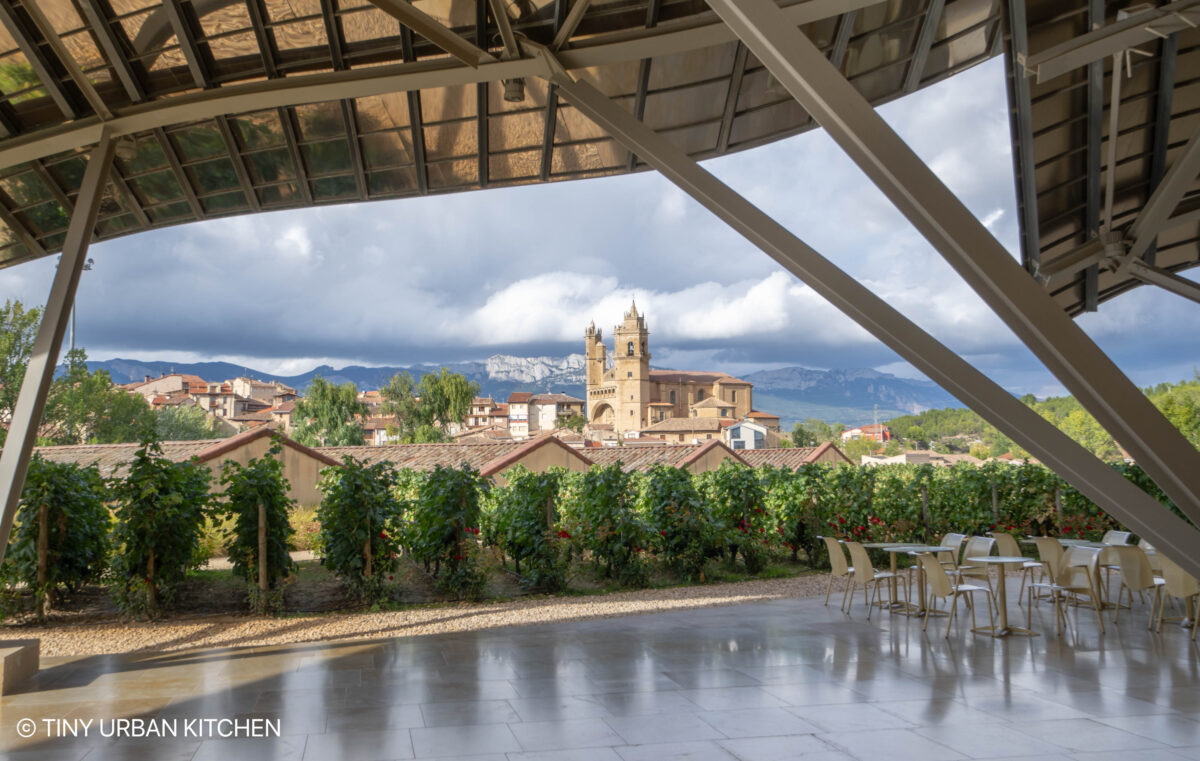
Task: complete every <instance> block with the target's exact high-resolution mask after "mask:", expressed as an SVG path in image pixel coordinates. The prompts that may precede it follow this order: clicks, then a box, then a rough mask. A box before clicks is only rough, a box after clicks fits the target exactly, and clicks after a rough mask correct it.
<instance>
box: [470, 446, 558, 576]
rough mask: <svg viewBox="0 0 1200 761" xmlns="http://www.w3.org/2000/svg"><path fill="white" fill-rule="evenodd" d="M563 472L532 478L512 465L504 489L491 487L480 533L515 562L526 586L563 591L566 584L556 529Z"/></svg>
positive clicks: (521, 468)
mask: <svg viewBox="0 0 1200 761" xmlns="http://www.w3.org/2000/svg"><path fill="white" fill-rule="evenodd" d="M564 472H565V471H563V470H562V469H561V468H551V469H550V470H548V471H546V472H544V473H534V472H532V471H530V470H528V469H526V468H525V467H524V466H521V465H516V466H514V467H512V468H510V469H509V470H507V471H506V472H505V474H504V476H505V478H506V479H507V480H508V483H507V484H505V485H504V486H501V487H493V488H492V489H491V493H490V495H489V497H490V499H488V501H487V502H488V505H487V509H485V510H484V517H483V519H482V525H481V528H482V529H483V538H484V541H485V542H487V543H488V544H492V545H495V546H497V547H499V548H500V550H501V551H502V552H504V553H505V554H506V555H507V556H508V557H511V558H512V559H513V562H514V563H515V565H516V572H517V573H518V574H520V575H521V583H522V585H524V586H527V587H531V588H535V589H547V590H550V591H555V592H557V591H561V590H563V589H564V588H565V587H566V584H567V559H568V550H569V547H567V546H566V545H567V542H568V541H569V540H570V538H571V535H570V534H569V533H568V532H567V531H566V530H562V529H558V528H557V526H558V507H557V503H558V490H559V486H560V485H561V483H562V477H563V473H564Z"/></svg>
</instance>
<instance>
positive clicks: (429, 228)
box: [0, 60, 1200, 395]
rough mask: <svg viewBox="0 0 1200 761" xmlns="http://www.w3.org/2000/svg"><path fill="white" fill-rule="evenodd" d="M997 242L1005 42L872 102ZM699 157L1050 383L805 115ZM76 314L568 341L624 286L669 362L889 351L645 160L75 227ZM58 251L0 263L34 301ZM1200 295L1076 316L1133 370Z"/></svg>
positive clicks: (15, 287) (220, 353) (103, 327)
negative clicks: (932, 82)
mask: <svg viewBox="0 0 1200 761" xmlns="http://www.w3.org/2000/svg"><path fill="white" fill-rule="evenodd" d="M882 113H883V115H884V117H885V118H886V119H887V120H888V121H889V122H890V123H891V124H892V125H893V126H894V127H895V128H896V129H897V130H898V131H899V132H900V134H901V135H902V136H903V137H904V138H905V139H906V140H908V141H909V143H910V145H912V146H913V148H914V149H915V150H916V151H917V152H918V153H919V154H920V155H921V157H922V158H923V159H925V160H926V161H927V162H929V164H930V166H932V167H933V169H934V170H935V171H936V172H937V173H938V175H939V176H940V177H941V178H942V179H943V180H944V181H945V182H946V183H947V184H948V185H949V186H950V187H951V189H953V190H954V191H955V192H956V193H957V194H958V195H959V197H960V198H962V199H963V200H964V202H966V204H967V205H968V207H969V208H970V209H971V210H972V212H974V213H975V214H976V215H977V216H978V217H979V218H980V219H981V220H982V221H983V222H984V223H985V224H986V225H987V226H988V227H989V228H990V229H991V230H992V232H993V233H994V234H995V235H996V236H997V237H998V238H999V239H1000V240H1001V242H1003V244H1004V245H1005V246H1006V247H1007V248H1008V249H1009V250H1010V251H1011V252H1013V253H1014V255H1015V253H1016V251H1017V246H1018V244H1017V219H1016V214H1015V198H1014V191H1013V181H1012V163H1011V157H1010V154H1009V133H1008V122H1007V118H1006V113H1005V93H1004V77H1003V69H1002V63H1001V61H999V60H993V61H991V62H989V63H987V64H984V65H982V66H978V67H976V68H974V69H972V70H971V71H968V72H966V73H964V74H961V75H959V76H957V77H955V78H953V79H951V80H947V81H945V82H943V83H941V84H939V85H936V86H933V87H930V88H928V89H926V90H923V91H920V92H918V93H915V94H913V95H911V96H909V97H907V98H905V99H903V100H901V101H897V102H895V103H892V104H890V105H888V106H885V107H884V108H883V109H882ZM706 166H707V168H708V169H709V170H710V171H712V172H714V173H715V174H716V175H718V176H719V177H720V178H721V179H722V180H724V181H725V182H727V183H728V184H729V185H731V186H732V187H733V188H735V189H736V190H738V191H740V192H741V193H743V194H744V195H746V196H747V197H748V198H749V199H750V200H752V201H754V202H755V203H757V204H759V205H760V206H761V207H763V208H764V210H766V211H767V212H768V213H770V214H771V215H773V216H774V217H775V218H776V219H778V220H779V221H780V222H781V223H783V224H784V225H786V226H787V227H788V228H789V229H790V230H792V231H793V232H795V233H796V234H798V235H799V236H800V237H801V238H803V239H804V240H806V241H807V242H808V243H809V244H810V245H812V246H813V247H815V248H816V249H817V250H818V251H820V252H822V253H823V254H824V255H826V256H827V257H829V258H830V259H832V260H833V261H835V262H836V263H838V264H839V265H840V266H841V267H843V268H844V269H846V270H847V271H849V272H850V273H851V274H853V275H854V276H856V277H857V278H858V279H860V280H861V281H862V282H864V283H865V284H867V285H869V286H870V287H871V288H872V289H873V290H874V291H875V292H876V293H878V294H879V295H881V296H883V297H884V298H886V299H887V300H888V301H889V302H891V303H892V304H893V305H894V306H896V307H897V308H899V309H900V310H901V311H903V312H904V313H905V314H907V315H908V316H909V317H911V318H912V319H913V320H915V321H916V322H917V323H918V324H920V325H921V326H922V327H924V328H925V329H927V330H929V331H930V332H932V333H933V334H934V335H936V336H937V337H938V338H940V339H941V340H942V341H944V342H945V343H947V344H948V345H949V346H951V347H952V348H953V349H955V350H957V351H959V352H960V353H962V354H963V355H964V356H966V357H967V358H968V359H969V360H970V361H972V362H974V363H975V364H976V365H977V366H979V367H980V368H981V369H983V370H984V371H985V372H987V373H989V374H990V375H991V376H992V377H993V378H995V379H996V380H998V381H999V382H1000V383H1002V384H1003V385H1005V386H1006V387H1008V388H1010V389H1013V390H1015V391H1019V392H1026V391H1031V392H1033V393H1037V394H1039V395H1045V394H1048V393H1060V392H1061V386H1060V385H1059V384H1058V383H1057V382H1056V381H1055V379H1054V378H1053V376H1051V375H1050V374H1049V373H1048V372H1046V371H1045V369H1044V368H1042V367H1041V365H1040V364H1038V363H1037V361H1036V360H1035V359H1034V358H1033V357H1032V355H1031V354H1030V353H1029V352H1028V351H1027V350H1025V349H1024V348H1023V347H1022V346H1021V345H1020V343H1019V342H1018V341H1017V340H1016V338H1015V337H1014V336H1013V335H1012V334H1011V333H1010V332H1009V331H1008V330H1007V329H1006V328H1005V327H1004V326H1003V325H1002V324H1001V323H1000V321H999V320H998V319H997V318H995V317H994V316H993V315H992V314H991V313H990V312H989V311H988V310H987V308H986V307H985V306H984V305H983V303H982V302H981V301H980V300H979V299H978V298H977V297H976V296H975V295H974V294H973V292H972V291H971V290H970V289H969V288H968V287H967V286H966V285H965V284H963V283H962V282H961V281H960V280H959V279H958V277H957V276H956V275H955V274H954V273H953V272H952V271H951V269H950V267H949V266H948V265H947V264H945V262H944V261H943V260H942V259H941V258H940V257H939V256H938V255H937V254H936V252H934V251H933V250H932V249H931V248H930V247H929V246H928V245H927V244H926V243H925V241H924V240H923V239H922V238H920V236H919V235H918V234H917V233H916V232H915V231H914V230H913V228H912V227H911V226H909V225H908V224H907V222H906V221H905V220H904V219H903V218H902V217H901V216H900V215H899V213H897V212H896V211H895V210H894V209H893V208H892V206H891V205H890V204H889V203H888V201H887V200H886V199H885V198H884V197H883V196H882V194H880V193H879V192H878V191H877V190H875V189H874V188H873V187H872V186H871V184H870V183H869V182H868V181H867V179H866V178H865V176H864V175H863V174H862V173H861V172H859V170H858V169H857V168H856V167H855V166H854V165H853V164H852V163H851V162H850V160H849V159H847V158H846V157H845V156H844V155H843V154H842V153H841V152H840V151H839V150H838V149H837V148H836V146H834V144H833V143H832V141H830V140H829V139H828V138H827V137H826V136H825V135H824V134H823V133H821V132H810V133H807V134H804V135H800V136H797V137H795V138H791V139H788V140H784V141H780V142H777V143H775V144H772V145H769V146H766V147H763V148H758V149H755V150H752V151H748V152H744V153H740V154H737V155H734V156H729V157H723V158H721V159H716V160H713V161H710V162H708V163H707V165H706ZM90 255H91V256H92V257H93V258H94V259H95V262H96V264H95V269H94V270H93V271H92V272H88V273H85V275H84V277H83V280H82V283H81V286H80V290H79V298H78V304H79V313H78V321H79V336H78V342H79V343H80V344H81V345H83V346H84V347H85V348H86V349H87V350H88V354H89V356H90V357H91V358H92V359H107V358H112V357H126V358H136V359H143V360H151V359H162V360H172V361H180V362H184V361H197V360H212V359H223V360H228V361H232V362H236V363H238V364H244V365H246V366H248V367H251V368H256V369H260V370H264V371H268V372H277V373H298V372H302V371H304V370H307V369H309V368H311V367H312V366H314V365H316V364H320V363H328V364H332V365H334V366H342V365H346V364H367V365H407V364H412V363H417V362H439V361H458V360H464V359H479V358H483V357H486V356H489V355H491V354H494V353H508V354H517V355H522V356H533V355H563V354H567V353H571V352H578V351H581V349H582V345H583V343H582V334H583V329H584V327H585V326H586V325H587V324H588V322H589V321H590V320H595V322H596V324H597V325H598V326H600V327H602V328H604V330H605V334H606V336H607V335H608V334H609V332H610V331H611V326H612V325H614V324H615V323H616V322H618V321H619V320H620V318H621V314H622V312H623V311H624V310H625V309H626V308H627V307H628V304H629V301H630V299H631V298H636V299H637V303H638V307H639V309H642V310H643V311H644V312H646V313H647V315H648V321H649V325H650V330H651V351H652V353H653V354H654V357H655V358H654V364H655V365H656V366H661V367H674V368H681V369H706V368H712V369H724V370H728V371H732V372H737V373H744V372H748V371H750V370H753V369H757V368H764V367H780V366H786V365H804V366H807V367H814V368H850V367H875V368H880V369H883V370H887V371H890V372H895V373H897V374H901V375H914V371H913V370H912V368H911V367H909V366H908V365H907V364H906V363H904V362H902V361H900V360H899V358H898V357H897V356H896V355H895V354H893V353H892V352H891V351H890V350H888V349H887V348H885V347H884V346H883V345H881V344H880V343H878V342H877V341H875V340H874V339H873V338H871V337H870V336H869V335H868V334H867V333H865V332H864V331H863V330H861V329H860V328H858V327H857V326H856V325H854V324H853V323H852V322H850V320H849V319H847V318H845V317H843V316H842V315H841V314H840V313H838V312H837V311H836V310H834V309H833V308H832V307H830V306H828V305H827V304H825V303H824V302H823V301H822V300H821V299H820V298H819V297H818V296H816V295H815V294H814V293H813V292H812V291H811V290H810V289H809V288H807V287H806V286H804V285H803V284H802V283H800V282H799V281H797V280H796V279H795V278H793V277H792V276H791V275H788V274H786V273H784V272H783V271H782V270H781V269H780V268H779V267H778V266H777V265H776V264H775V263H774V262H772V261H771V260H770V259H768V258H767V257H766V255H764V254H762V253H761V252H759V251H758V250H757V249H755V248H754V247H753V246H751V245H750V244H748V243H746V242H745V241H744V240H742V239H741V238H740V237H739V236H737V235H736V234H735V233H733V232H732V231H730V230H729V229H728V228H726V227H725V226H724V225H723V224H722V223H720V222H718V221H717V220H716V219H715V218H713V217H712V216H711V215H709V213H708V212H707V211H705V210H704V209H702V208H701V207H700V206H698V205H697V204H695V203H694V202H692V201H691V200H690V199H689V198H688V197H687V196H685V195H684V194H683V193H682V192H681V191H679V190H677V189H675V188H674V186H672V185H671V184H670V183H668V182H667V181H666V180H664V179H662V178H661V177H659V176H658V175H656V174H654V173H642V174H639V175H636V176H629V177H614V178H607V179H599V180H587V181H580V182H572V183H565V184H563V183H558V184H553V185H542V186H528V187H521V188H512V189H505V190H491V191H488V192H486V193H479V192H476V193H465V194H458V195H452V196H438V197H433V198H417V199H409V200H403V201H394V202H375V203H370V204H358V205H352V206H337V207H325V208H321V209H313V210H305V211H296V212H273V213H269V214H261V215H256V216H245V217H238V218H233V219H227V220H219V221H211V222H202V223H197V224H192V225H186V226H182V227H174V228H170V229H167V230H162V231H158V232H152V233H145V234H142V235H137V236H133V237H129V238H123V239H119V240H116V241H110V242H108V243H104V244H101V245H98V246H95V247H93V248H92V250H91V252H90ZM52 266H53V260H49V261H41V262H35V263H31V264H27V265H22V266H18V267H15V268H11V269H7V270H0V299H4V298H19V299H21V300H22V301H24V302H26V303H42V302H43V301H44V300H45V294H46V293H47V292H48V289H49V284H50V279H51V275H52V271H51V268H52ZM1196 309H1197V307H1196V305H1195V304H1192V303H1190V302H1187V301H1184V300H1183V299H1180V298H1178V297H1175V296H1172V295H1169V294H1166V293H1165V292H1162V291H1157V290H1154V289H1151V288H1140V289H1136V290H1135V291H1134V292H1132V293H1129V294H1126V295H1123V296H1121V297H1119V298H1117V299H1115V300H1112V301H1109V302H1107V303H1105V304H1103V305H1102V306H1101V310H1100V312H1099V313H1098V314H1093V315H1085V316H1084V317H1082V318H1080V324H1081V325H1082V326H1083V327H1084V328H1085V329H1086V330H1087V331H1088V333H1090V334H1091V335H1092V336H1093V338H1095V340H1096V341H1097V342H1098V343H1099V344H1100V345H1101V346H1102V347H1103V348H1104V349H1105V350H1106V351H1108V352H1109V353H1110V355H1112V356H1113V358H1114V359H1115V360H1116V361H1117V362H1118V363H1119V364H1120V365H1121V366H1122V368H1124V369H1125V370H1126V372H1128V373H1129V374H1130V375H1131V377H1133V379H1134V380H1135V381H1137V382H1138V383H1140V384H1149V383H1154V382H1159V381H1164V380H1179V379H1182V378H1185V377H1191V376H1192V374H1193V368H1194V367H1195V366H1196V365H1198V364H1200V331H1187V332H1186V333H1184V334H1182V335H1181V333H1180V332H1178V331H1162V332H1159V331H1156V330H1153V329H1147V326H1161V325H1180V324H1185V325H1186V324H1190V325H1195V324H1196V323H1197V321H1196Z"/></svg>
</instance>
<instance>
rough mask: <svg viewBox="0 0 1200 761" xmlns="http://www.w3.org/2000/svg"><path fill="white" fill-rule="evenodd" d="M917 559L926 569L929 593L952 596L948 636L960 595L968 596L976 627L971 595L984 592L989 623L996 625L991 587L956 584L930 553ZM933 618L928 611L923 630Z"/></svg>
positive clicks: (972, 626) (941, 596) (935, 595)
mask: <svg viewBox="0 0 1200 761" xmlns="http://www.w3.org/2000/svg"><path fill="white" fill-rule="evenodd" d="M917 559H918V560H919V561H920V563H921V568H923V569H924V571H925V582H926V584H928V586H929V594H930V595H932V596H933V597H937V598H939V599H942V600H945V599H947V598H951V599H950V615H949V616H947V617H946V635H945V636H946V637H947V638H949V637H950V627H951V626H952V625H953V624H954V614H955V612H957V611H958V598H960V597H965V598H967V607H968V608H970V609H971V628H972V629H974V628H975V602H974V600H973V599H972V598H971V595H973V594H974V593H976V592H983V593H984V594H985V596H984V598H983V599H984V600H986V601H987V606H988V624H989V625H990V626H993V627H994V626H995V625H996V619H995V615H994V614H993V613H992V590H991V588H990V587H981V586H978V585H976V584H963V583H961V582H960V583H958V584H955V583H953V582H951V581H950V576H949V574H947V573H946V569H945V568H943V567H942V564H941V563H939V562H938V561H937V559H936V558H934V557H933V555H931V554H929V553H922V554H920V555H918V556H917ZM931 618H933V616H931V615H929V613H928V612H926V614H925V622H924V623H923V624H921V631H926V630H927V629H928V628H929V619H931Z"/></svg>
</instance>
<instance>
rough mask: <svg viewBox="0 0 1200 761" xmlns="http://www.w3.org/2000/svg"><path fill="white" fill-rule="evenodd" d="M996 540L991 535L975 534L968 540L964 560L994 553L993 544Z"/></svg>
mask: <svg viewBox="0 0 1200 761" xmlns="http://www.w3.org/2000/svg"><path fill="white" fill-rule="evenodd" d="M995 543H996V540H995V539H993V538H991V537H990V536H973V537H971V538H970V539H968V540H967V546H966V548H965V549H964V550H963V554H962V556H963V562H964V563H969V562H971V561H970V560H968V559H967V558H974V557H982V556H983V555H991V554H992V545H994V544H995Z"/></svg>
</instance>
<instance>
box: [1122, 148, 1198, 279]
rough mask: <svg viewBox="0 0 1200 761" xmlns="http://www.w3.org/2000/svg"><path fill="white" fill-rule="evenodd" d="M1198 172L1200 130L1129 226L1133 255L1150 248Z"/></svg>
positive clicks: (1130, 253)
mask: <svg viewBox="0 0 1200 761" xmlns="http://www.w3.org/2000/svg"><path fill="white" fill-rule="evenodd" d="M1197 174H1200V130H1197V131H1196V132H1195V133H1194V134H1193V135H1192V137H1191V139H1190V140H1188V142H1187V145H1185V146H1184V148H1183V152H1182V153H1180V154H1179V156H1177V157H1176V158H1175V162H1174V163H1173V164H1171V168H1170V169H1168V170H1167V173H1166V174H1165V175H1163V178H1162V182H1160V183H1158V187H1157V188H1155V189H1154V192H1153V193H1151V194H1150V198H1149V199H1147V200H1146V203H1145V205H1143V206H1142V210H1141V211H1140V212H1138V216H1137V219H1135V220H1133V224H1131V225H1130V226H1129V232H1128V234H1127V235H1126V237H1127V238H1130V239H1132V240H1133V243H1131V244H1130V245H1129V255H1130V256H1133V257H1135V258H1141V257H1142V255H1143V254H1145V253H1146V252H1147V251H1148V250H1149V249H1150V246H1151V244H1153V243H1154V240H1155V239H1156V238H1157V237H1158V233H1159V231H1160V230H1162V229H1163V225H1164V224H1166V222H1167V220H1168V219H1170V218H1171V213H1172V212H1174V211H1175V208H1176V207H1177V206H1179V202H1180V201H1181V200H1183V195H1184V193H1186V192H1187V190H1188V188H1189V187H1191V185H1192V181H1194V180H1195V179H1196V175H1197Z"/></svg>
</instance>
